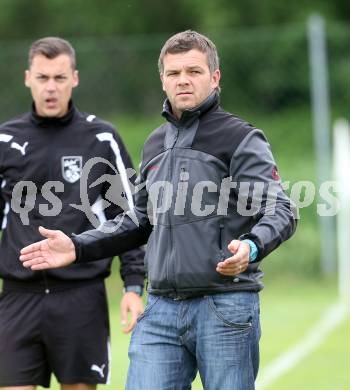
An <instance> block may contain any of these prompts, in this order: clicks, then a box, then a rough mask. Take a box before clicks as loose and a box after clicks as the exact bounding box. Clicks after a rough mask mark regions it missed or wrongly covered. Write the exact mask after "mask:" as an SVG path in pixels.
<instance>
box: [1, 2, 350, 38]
mask: <svg viewBox="0 0 350 390" xmlns="http://www.w3.org/2000/svg"><path fill="white" fill-rule="evenodd" d="M315 11H316V12H320V13H322V14H323V15H325V16H326V17H328V18H333V19H341V20H349V19H350V2H349V0H333V1H329V0H300V1H297V2H293V1H289V2H283V1H280V0H241V1H232V0H216V1H215V2H214V1H211V0H191V1H188V0H187V1H186V0H167V1H164V0H153V1H151V2H145V1H141V0H128V1H117V0H31V1H30V2H29V1H28V0H0V36H1V37H2V39H23V38H26V39H32V38H37V37H39V36H44V35H48V34H50V35H65V36H69V37H73V36H77V37H79V36H84V37H92V36H107V35H122V34H142V33H147V34H149V33H169V34H171V33H173V32H175V31H181V30H184V29H187V28H194V29H198V30H200V31H207V30H213V29H223V28H232V27H236V26H259V25H269V24H282V23H287V22H288V23H291V22H303V21H304V20H305V18H306V17H307V16H308V15H309V14H310V13H311V12H315Z"/></svg>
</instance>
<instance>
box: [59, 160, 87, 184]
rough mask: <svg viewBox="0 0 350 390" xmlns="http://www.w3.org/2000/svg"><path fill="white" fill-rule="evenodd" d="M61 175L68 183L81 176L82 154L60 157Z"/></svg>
mask: <svg viewBox="0 0 350 390" xmlns="http://www.w3.org/2000/svg"><path fill="white" fill-rule="evenodd" d="M61 166H62V176H63V178H64V180H66V181H68V183H75V182H76V181H78V180H79V179H80V177H81V172H82V167H83V157H82V156H63V157H62V159H61Z"/></svg>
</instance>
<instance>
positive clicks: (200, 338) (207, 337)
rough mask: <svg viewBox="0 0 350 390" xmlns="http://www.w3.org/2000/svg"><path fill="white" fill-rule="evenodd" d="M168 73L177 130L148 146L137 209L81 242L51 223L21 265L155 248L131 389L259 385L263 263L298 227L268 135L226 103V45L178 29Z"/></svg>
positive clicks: (160, 132)
mask: <svg viewBox="0 0 350 390" xmlns="http://www.w3.org/2000/svg"><path fill="white" fill-rule="evenodd" d="M159 71H160V76H161V81H162V85H163V90H164V91H165V92H166V95H167V100H166V101H165V103H164V106H163V116H164V118H165V119H166V123H164V124H163V125H161V126H160V127H159V128H158V129H156V130H155V131H154V132H153V133H152V134H151V135H150V136H149V138H148V139H147V141H146V143H145V145H144V149H143V158H142V164H141V169H140V179H139V181H140V186H139V187H138V192H137V194H136V199H135V209H134V211H133V212H128V213H126V214H124V215H123V216H118V217H117V218H115V219H114V220H111V221H107V222H106V223H105V224H103V225H102V226H101V227H100V228H99V229H95V230H90V231H87V232H85V233H82V234H80V235H77V236H72V237H71V238H69V237H68V236H66V235H64V234H63V233H62V232H57V231H56V232H55V231H52V230H48V229H43V228H42V229H41V233H42V235H43V236H44V237H46V238H47V239H46V240H43V241H41V242H39V243H35V244H32V245H30V246H28V247H27V248H24V249H23V251H22V255H21V260H22V261H23V262H24V266H25V267H31V268H32V269H33V270H42V269H50V268H52V267H57V266H65V265H68V264H70V263H72V262H73V261H75V263H78V264H79V263H80V262H86V261H92V260H95V259H98V258H103V257H104V256H106V255H111V254H114V253H120V252H123V251H125V250H127V249H131V248H133V247H135V246H137V245H141V244H144V243H146V242H147V251H146V257H145V265H146V269H147V275H148V292H149V296H148V303H147V307H146V309H145V312H144V313H143V315H141V317H140V318H139V320H138V323H137V326H136V327H135V330H134V332H133V335H132V338H131V343H130V348H129V357H130V367H129V373H128V380H127V386H126V388H127V389H128V390H165V389H170V388H171V389H173V388H179V389H189V388H190V387H191V382H192V381H193V379H194V378H195V376H196V372H197V370H199V373H200V376H201V379H202V382H203V385H204V388H205V389H206V390H219V389H220V390H232V389H234V390H252V389H254V382H255V378H256V375H257V372H258V367H259V339H260V323H259V296H258V292H259V291H260V290H261V289H262V288H263V284H262V281H261V279H262V271H261V270H260V268H259V266H260V262H261V261H262V259H263V258H264V257H265V256H267V255H268V254H269V253H270V252H271V251H273V250H274V249H275V248H277V247H278V246H279V245H280V244H281V243H282V242H283V241H285V240H287V239H288V238H289V237H290V236H291V235H292V234H293V233H294V231H295V227H296V220H295V218H294V214H293V212H292V207H291V204H290V200H289V199H288V197H287V196H286V195H285V194H284V192H283V189H282V186H281V181H280V178H279V176H278V172H277V168H276V165H275V162H274V159H273V156H272V153H271V149H270V145H269V144H268V142H267V140H266V138H265V136H264V134H263V132H262V131H261V130H259V129H257V128H255V127H254V126H252V125H250V124H248V123H246V122H245V121H243V120H241V119H240V118H237V117H236V116H234V115H232V114H230V113H228V112H226V111H224V110H223V109H222V108H221V107H220V105H219V90H220V88H219V82H220V76H221V75H220V70H219V60H218V55H217V51H216V47H215V45H214V44H213V43H212V42H211V41H210V40H209V39H208V38H206V37H205V36H203V35H201V34H198V33H196V32H194V31H185V32H182V33H179V34H176V35H175V36H173V37H171V38H170V39H169V40H168V41H167V42H166V43H165V45H164V46H163V48H162V51H161V54H160V58H159ZM233 93H234V91H233ZM141 184H143V185H141Z"/></svg>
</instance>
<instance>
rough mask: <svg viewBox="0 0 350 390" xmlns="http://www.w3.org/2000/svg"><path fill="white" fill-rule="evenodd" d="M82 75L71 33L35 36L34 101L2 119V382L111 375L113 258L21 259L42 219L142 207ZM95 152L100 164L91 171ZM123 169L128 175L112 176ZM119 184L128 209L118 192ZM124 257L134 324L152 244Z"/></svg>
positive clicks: (49, 221) (75, 224)
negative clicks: (59, 262) (77, 94)
mask: <svg viewBox="0 0 350 390" xmlns="http://www.w3.org/2000/svg"><path fill="white" fill-rule="evenodd" d="M77 83H78V74H77V72H76V70H75V57H74V50H73V48H72V47H71V46H70V44H69V43H68V42H67V41H64V40H62V39H59V38H44V39H41V40H39V41H37V42H35V43H34V44H33V45H32V47H31V50H30V54H29V70H28V71H27V72H26V85H27V86H28V87H29V88H30V89H31V92H32V95H33V100H34V103H33V107H32V110H31V112H28V113H26V114H24V115H21V116H19V117H17V118H15V119H12V120H10V121H8V122H6V123H4V124H3V125H1V126H0V184H1V191H0V226H1V227H2V238H1V247H0V277H1V278H2V279H3V292H2V294H1V296H0V386H1V387H9V386H11V387H15V388H21V387H23V386H26V388H28V386H30V387H31V388H34V387H35V386H37V385H41V386H46V387H48V386H49V383H50V376H51V372H54V373H55V375H56V376H57V379H58V381H59V382H60V383H61V385H62V388H63V389H66V390H68V389H69V390H74V389H76V390H78V389H79V390H88V389H92V388H95V386H96V384H97V383H107V382H108V380H109V370H110V367H109V359H110V358H109V354H110V351H109V324H108V308H107V300H106V294H105V287H104V279H105V278H106V277H107V276H108V275H109V274H110V268H111V261H112V258H111V257H110V256H106V257H105V258H104V259H103V260H102V261H96V262H90V263H89V264H74V265H72V266H71V267H69V268H67V269H57V270H47V271H42V272H33V271H31V270H28V269H25V268H23V266H22V264H21V262H20V261H19V260H18V256H19V252H20V249H21V248H22V247H23V246H25V245H28V244H29V243H30V242H32V241H33V240H37V239H39V234H38V227H39V226H40V225H45V226H49V227H50V228H51V229H61V230H63V231H64V232H66V233H67V234H72V233H75V234H78V233H81V232H83V231H85V230H86V229H91V228H93V227H97V226H98V224H99V223H102V222H104V221H105V220H106V219H110V218H114V217H115V216H116V215H117V214H119V213H121V212H122V211H124V210H125V209H128V208H132V207H133V199H132V194H131V191H130V187H129V184H128V180H125V178H128V179H130V175H129V176H128V169H131V168H132V162H131V159H130V157H129V155H128V153H127V151H126V149H125V147H124V145H123V142H122V140H121V138H120V137H119V135H118V134H116V131H115V129H114V128H113V126H112V125H111V124H109V123H107V122H104V121H102V120H100V119H98V118H96V117H95V116H94V115H88V114H84V113H81V112H79V111H78V110H77V108H76V107H75V106H74V104H73V102H72V100H71V93H72V88H73V87H75V86H76V85H77ZM90 159H94V160H90ZM89 160H90V161H92V162H93V164H92V165H91V169H90V170H89V172H86V175H85V176H86V177H85V179H84V180H83V177H82V169H83V166H84V164H86V163H87V162H88V161H89ZM123 175H124V176H123ZM116 176H118V177H124V180H122V181H119V182H113V177H116ZM104 178H106V180H104ZM110 178H112V180H108V179H110ZM101 179H102V180H101ZM131 180H132V178H131ZM113 190H116V191H115V192H116V193H115V194H113ZM118 192H119V195H120V196H121V198H122V199H124V200H125V202H124V205H123V208H124V209H123V208H121V207H120V206H117V205H116V199H113V195H115V196H117V195H118ZM84 199H86V200H87V202H88V203H87V202H86V201H85V203H84V201H83V200H84ZM119 203H120V202H119ZM82 206H84V207H82ZM120 260H121V268H120V273H121V277H122V279H123V280H124V284H125V290H126V293H125V294H124V297H123V300H122V309H123V316H124V317H125V316H126V314H127V312H128V311H131V312H132V316H133V320H132V321H133V322H132V323H131V324H130V325H129V326H128V328H126V331H128V330H130V328H131V327H132V326H133V325H134V322H135V321H136V318H137V316H138V315H139V314H140V313H141V312H142V311H143V307H142V301H141V298H140V296H139V294H141V292H142V286H143V279H144V266H143V251H142V250H141V249H139V248H135V249H133V250H131V251H129V252H127V253H123V254H121V255H120Z"/></svg>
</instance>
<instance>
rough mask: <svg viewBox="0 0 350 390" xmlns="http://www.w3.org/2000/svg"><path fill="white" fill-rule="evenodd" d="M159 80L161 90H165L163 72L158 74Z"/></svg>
mask: <svg viewBox="0 0 350 390" xmlns="http://www.w3.org/2000/svg"><path fill="white" fill-rule="evenodd" d="M160 81H161V83H162V89H163V91H164V92H165V88H164V81H163V73H162V74H161V75H160Z"/></svg>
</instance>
